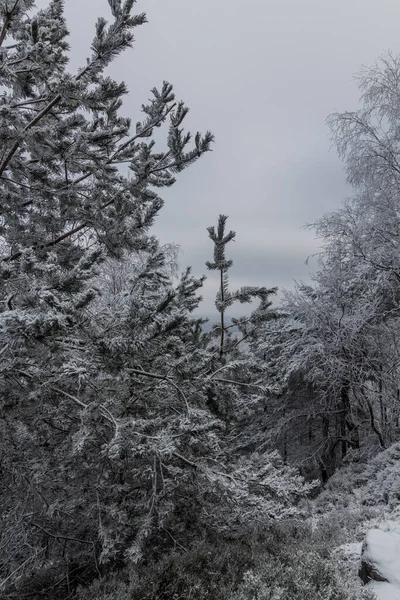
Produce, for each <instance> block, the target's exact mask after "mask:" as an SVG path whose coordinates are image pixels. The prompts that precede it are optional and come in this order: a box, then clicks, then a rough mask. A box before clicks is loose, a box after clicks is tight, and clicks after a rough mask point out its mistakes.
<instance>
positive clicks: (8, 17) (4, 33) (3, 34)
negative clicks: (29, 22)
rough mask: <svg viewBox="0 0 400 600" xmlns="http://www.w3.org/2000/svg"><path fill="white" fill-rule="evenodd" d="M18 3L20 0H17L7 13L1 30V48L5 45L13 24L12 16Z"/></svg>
mask: <svg viewBox="0 0 400 600" xmlns="http://www.w3.org/2000/svg"><path fill="white" fill-rule="evenodd" d="M18 4H19V0H15V4H14V6H13V7H12V9H11V10H10V11H9V12H8V13H7V14H6V18H5V19H4V23H3V27H2V28H1V32H0V48H1V46H2V45H3V42H4V40H5V39H6V36H7V31H8V29H9V27H10V25H11V21H12V18H13V16H14V11H15V9H16V8H17V6H18Z"/></svg>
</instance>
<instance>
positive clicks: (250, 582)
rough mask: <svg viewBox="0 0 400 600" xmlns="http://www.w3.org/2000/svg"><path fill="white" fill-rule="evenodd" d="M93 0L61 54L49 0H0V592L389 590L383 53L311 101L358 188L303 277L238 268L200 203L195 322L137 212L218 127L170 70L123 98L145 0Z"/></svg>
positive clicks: (226, 238) (208, 594) (393, 90)
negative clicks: (142, 93)
mask: <svg viewBox="0 0 400 600" xmlns="http://www.w3.org/2000/svg"><path fill="white" fill-rule="evenodd" d="M104 2H105V3H106V0H104ZM107 2H108V7H109V20H108V21H107V20H105V19H104V18H98V19H97V21H96V15H94V22H95V36H94V39H93V41H92V44H91V48H90V58H88V60H87V61H86V63H85V64H83V65H82V67H81V68H79V69H78V70H77V72H75V73H70V72H69V71H68V52H69V42H68V35H69V30H68V24H67V22H66V19H65V14H64V9H65V7H64V2H63V0H50V1H49V2H48V6H47V7H46V8H43V9H40V10H39V9H38V8H37V7H36V6H35V1H34V0H0V85H1V94H0V140H1V151H0V198H1V202H0V248H1V258H0V296H1V298H0V389H1V392H0V481H1V486H0V597H2V598H7V599H10V600H28V599H33V600H35V599H43V600H50V599H54V600H68V599H72V600H206V599H210V600H311V599H313V600H314V599H321V600H361V599H364V600H372V599H374V598H379V599H383V600H384V599H389V600H393V599H394V600H395V599H396V598H400V580H398V572H399V571H397V574H396V568H397V567H396V564H398V565H400V558H399V562H398V563H396V564H395V563H393V561H394V560H395V559H396V557H397V558H398V557H400V524H399V518H400V336H399V334H400V252H399V250H400V145H399V139H400V135H399V134H400V126H399V123H400V121H399V117H400V57H397V56H395V55H391V54H387V55H385V56H384V57H383V58H382V59H380V60H378V61H377V62H376V63H375V64H374V65H373V66H372V67H365V68H364V69H363V70H362V71H361V72H360V74H359V76H358V79H357V84H358V86H359V90H360V105H359V108H358V109H357V110H356V111H355V112H344V113H337V114H333V115H331V116H330V117H329V118H328V125H329V129H330V132H331V136H332V140H333V142H334V145H335V147H336V149H337V152H338V153H339V156H340V157H341V159H342V161H343V165H344V169H345V172H346V177H347V181H348V183H349V184H350V186H351V190H352V194H351V196H350V197H349V198H348V199H347V200H346V201H345V202H344V203H343V204H342V206H341V208H339V209H338V210H336V211H334V212H332V213H330V214H326V215H324V216H322V217H321V218H319V220H318V221H317V222H316V223H315V224H314V225H313V227H314V229H315V232H316V235H317V236H318V238H319V239H320V240H321V241H322V244H323V252H322V254H321V256H320V258H319V262H318V268H317V269H316V271H315V273H314V275H313V277H312V281H311V282H310V283H307V284H306V283H298V284H297V285H296V287H295V289H294V290H292V291H286V292H285V291H283V292H282V293H281V296H280V298H279V299H277V296H276V292H277V289H276V288H270V287H255V286H244V287H241V288H239V289H234V288H232V286H231V284H230V275H231V274H232V273H234V270H235V265H234V264H233V262H232V260H231V259H230V248H231V246H230V243H231V242H232V241H233V240H234V239H235V240H236V244H237V245H239V246H240V230H239V231H238V234H237V237H236V233H235V231H233V230H231V229H230V226H233V227H234V226H235V224H234V223H231V221H230V220H229V219H228V216H226V215H223V214H220V215H218V214H216V215H215V223H214V224H207V223H205V227H204V235H205V236H207V237H208V239H209V256H208V259H209V261H208V262H206V264H205V269H207V271H208V277H209V278H213V279H214V280H215V281H217V282H218V292H217V295H216V298H215V319H214V322H210V323H207V322H206V319H204V318H202V317H201V316H199V315H200V314H201V300H202V298H201V289H202V286H203V283H204V278H197V277H195V276H194V275H193V273H192V271H191V269H190V268H187V269H186V270H184V271H183V272H180V266H179V260H178V255H177V251H176V248H175V247H174V246H173V244H162V243H161V242H160V241H159V240H158V239H157V237H156V236H155V235H154V234H153V231H152V227H153V225H154V223H155V221H156V219H157V216H158V215H159V213H160V211H162V209H163V199H162V196H161V195H160V194H162V188H170V187H171V186H174V184H175V182H176V181H179V176H180V173H181V172H182V171H184V170H186V169H187V168H190V169H193V170H195V169H196V165H195V163H196V162H197V161H198V160H201V159H202V157H203V155H205V154H206V153H208V152H209V151H210V150H212V148H213V146H214V143H217V142H218V140H216V141H215V142H214V137H213V135H212V133H210V132H209V131H205V133H199V132H196V133H191V132H189V131H187V130H186V128H185V118H186V116H187V113H188V107H187V106H186V105H185V104H184V103H183V102H182V101H180V100H179V99H178V98H176V96H175V93H174V88H173V86H172V85H171V84H170V83H169V82H166V81H164V82H163V83H162V84H161V86H159V87H155V88H154V89H152V90H151V97H150V99H149V100H147V101H146V102H147V103H145V104H143V105H142V113H141V115H137V114H136V115H133V116H132V120H131V119H130V118H127V117H124V116H122V112H121V107H122V103H123V98H124V96H125V95H126V94H127V92H128V90H127V87H126V85H125V83H123V82H118V81H115V80H114V79H113V78H112V77H110V75H109V74H108V71H107V68H108V67H109V65H110V64H111V63H112V62H113V61H114V59H116V58H117V57H118V56H119V55H120V54H121V53H123V52H125V51H127V52H131V51H132V50H131V48H132V47H133V46H134V45H135V44H134V32H135V30H136V28H138V27H140V26H141V25H142V24H144V23H145V22H146V15H145V14H136V13H135V4H136V2H135V0H107ZM132 123H136V125H135V126H133V125H132ZM207 225H208V227H207ZM237 305H243V312H244V313H245V316H243V317H234V316H233V308H232V307H235V310H237ZM247 305H249V306H250V305H251V306H250V308H249V306H247ZM199 309H200V310H199ZM234 314H237V313H236V312H235V313H234ZM379 535H381V536H383V538H382V539H384V541H383V542H382V544H383V545H388V547H389V546H390V544H392V546H393V548H394V550H393V551H392V553H391V554H390V555H389V557H383V558H382V555H380V556H377V552H376V551H375V550H376V547H377V546H379V543H380V542H379V540H380V539H381V538H379ZM385 536H386V537H385ZM363 540H364V543H363ZM397 540H398V541H397ZM362 544H363V545H362ZM396 544H398V545H396ZM392 546H390V547H392ZM374 549H375V550H374ZM378 554H379V553H378ZM362 556H364V558H362ZM360 560H361V562H360ZM392 563H393V564H395V566H394V567H393V564H392ZM391 565H392V566H391ZM360 567H361V568H360ZM399 568H400V567H399ZM358 571H359V572H358ZM378 571H379V573H378V575H379V577H378V576H377V572H378ZM393 573H394V575H393ZM359 575H360V576H359ZM396 577H397V579H396Z"/></svg>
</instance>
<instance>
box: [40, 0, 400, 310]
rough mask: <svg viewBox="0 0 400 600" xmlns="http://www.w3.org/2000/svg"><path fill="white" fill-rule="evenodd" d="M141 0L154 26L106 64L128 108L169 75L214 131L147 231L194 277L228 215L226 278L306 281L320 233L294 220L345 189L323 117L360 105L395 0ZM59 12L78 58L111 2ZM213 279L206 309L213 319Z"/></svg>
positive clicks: (316, 211)
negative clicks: (362, 81)
mask: <svg viewBox="0 0 400 600" xmlns="http://www.w3.org/2000/svg"><path fill="white" fill-rule="evenodd" d="M38 4H39V5H41V6H42V5H44V4H47V2H46V1H45V0H41V1H40V2H39V3H38ZM137 7H138V10H139V11H146V12H147V15H148V20H149V23H148V24H147V25H145V26H143V27H141V28H140V29H138V30H137V34H136V45H135V49H134V50H133V51H128V52H126V53H125V54H124V55H123V56H122V57H120V58H119V59H118V60H117V61H116V62H115V63H114V64H113V65H112V67H111V68H110V73H111V74H112V75H113V76H114V77H115V78H116V79H124V80H125V81H126V82H127V84H128V87H129V89H130V95H129V98H126V100H125V105H124V112H125V113H126V114H128V115H129V116H131V117H132V119H133V122H136V121H137V120H138V119H139V118H140V117H139V109H140V105H141V103H142V102H143V101H144V100H146V99H147V98H148V97H149V95H148V92H149V90H150V88H152V87H153V86H154V85H159V84H160V83H161V82H162V80H163V79H167V80H169V81H170V82H171V83H173V84H174V85H175V90H176V93H177V96H178V97H179V98H183V99H184V100H185V101H186V103H187V104H188V105H189V107H190V109H191V111H190V114H189V117H188V120H187V122H188V126H190V128H192V129H194V130H197V129H199V130H200V131H205V130H206V129H211V130H212V131H213V132H214V134H215V136H216V145H215V148H214V152H213V153H212V154H209V155H208V156H206V157H204V158H203V159H202V160H201V161H200V162H199V163H197V164H196V165H195V166H193V167H192V168H190V169H189V170H188V171H186V172H184V173H183V174H182V175H181V176H180V177H179V179H178V182H177V184H176V185H175V186H174V187H173V188H172V189H171V190H167V191H166V192H165V193H164V194H163V197H164V198H165V200H166V205H165V207H164V209H163V211H162V213H161V214H160V217H159V219H158V222H157V226H156V228H155V233H157V235H158V236H159V237H160V238H161V239H162V241H169V242H177V243H178V244H180V245H181V248H182V251H183V253H182V255H181V263H182V267H184V266H186V265H192V266H193V270H194V273H195V274H199V275H200V274H202V273H205V272H206V268H205V266H204V263H205V261H206V260H209V259H210V258H211V252H212V244H211V242H210V241H208V240H207V233H206V231H205V229H206V227H207V226H208V225H212V224H214V223H215V222H216V219H217V216H218V214H219V213H225V214H227V215H229V217H230V218H229V222H228V223H229V225H230V228H232V229H234V230H236V232H237V238H236V242H235V244H231V258H233V260H234V267H233V270H232V284H233V285H237V286H240V285H259V284H260V285H267V286H275V285H278V286H283V287H291V286H292V283H293V279H297V280H299V279H305V278H307V277H308V274H309V272H310V268H311V269H312V265H313V263H311V267H308V266H307V265H306V264H305V260H306V258H307V256H308V255H310V254H313V253H315V252H317V250H318V242H317V241H316V240H315V239H314V234H313V232H312V231H309V230H304V229H302V226H303V224H304V223H306V222H312V221H315V220H316V219H317V218H318V217H319V216H320V215H321V214H323V213H325V212H327V211H331V210H334V209H335V208H336V207H337V206H339V204H340V202H341V200H342V199H343V198H344V196H345V195H346V194H347V193H348V190H347V189H346V185H345V182H344V173H343V169H342V165H341V164H340V162H339V161H338V159H337V157H336V154H335V152H334V150H330V142H329V132H328V130H327V127H326V125H325V118H326V117H327V115H328V114H330V113H332V112H334V111H336V110H338V111H342V110H352V109H354V108H357V105H358V90H357V88H356V84H355V82H354V80H353V78H352V76H353V74H354V73H355V72H356V71H358V70H359V67H360V66H361V65H362V64H370V63H372V62H374V61H375V60H376V59H377V58H378V57H379V56H380V55H382V54H383V53H384V52H385V51H387V50H388V49H391V50H393V51H394V52H397V51H399V49H400V39H399V27H398V24H399V22H400V4H399V2H398V0H379V2H378V1H377V0H336V1H335V2H332V1H329V2H328V1H327V0H246V2H243V1H242V0H241V1H239V0H139V2H138V4H137ZM66 10H67V16H68V20H69V24H70V28H71V33H72V39H71V43H72V46H73V52H72V62H71V67H76V66H77V65H82V64H84V62H85V58H86V56H87V55H88V46H89V43H90V39H91V34H92V31H93V21H94V19H95V18H96V17H97V16H98V15H99V13H100V14H104V15H108V14H109V13H108V5H107V2H106V0H66ZM314 264H315V263H314ZM209 275H210V276H209V279H208V281H207V282H206V284H205V288H204V296H205V301H204V304H203V308H202V312H203V313H204V314H208V315H212V314H213V312H214V309H213V297H214V293H215V290H216V281H215V279H216V277H215V274H213V273H210V274H209ZM239 310H240V309H239Z"/></svg>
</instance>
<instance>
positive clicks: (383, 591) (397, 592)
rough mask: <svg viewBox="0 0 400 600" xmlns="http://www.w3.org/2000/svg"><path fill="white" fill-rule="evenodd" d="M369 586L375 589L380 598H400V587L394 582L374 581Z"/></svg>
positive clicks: (385, 599) (380, 599)
mask: <svg viewBox="0 0 400 600" xmlns="http://www.w3.org/2000/svg"><path fill="white" fill-rule="evenodd" d="M368 587H370V588H371V589H372V590H373V591H374V593H375V594H376V596H377V598H378V600H400V588H399V587H398V586H397V585H395V584H393V583H385V582H383V581H374V582H372V583H370V584H369V585H368Z"/></svg>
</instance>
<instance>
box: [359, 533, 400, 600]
mask: <svg viewBox="0 0 400 600" xmlns="http://www.w3.org/2000/svg"><path fill="white" fill-rule="evenodd" d="M393 529H394V528H393ZM362 557H363V560H365V561H368V562H370V563H371V564H373V565H375V567H376V569H377V571H379V573H380V574H381V575H382V576H383V577H384V578H385V579H387V580H388V583H386V582H381V581H373V582H371V583H370V584H369V585H370V586H371V588H372V589H373V590H374V592H375V594H376V595H377V597H378V599H379V600H400V535H399V534H398V533H397V531H393V530H392V531H382V530H381V529H370V530H369V531H368V533H367V535H366V537H365V541H364V544H363V552H362Z"/></svg>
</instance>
